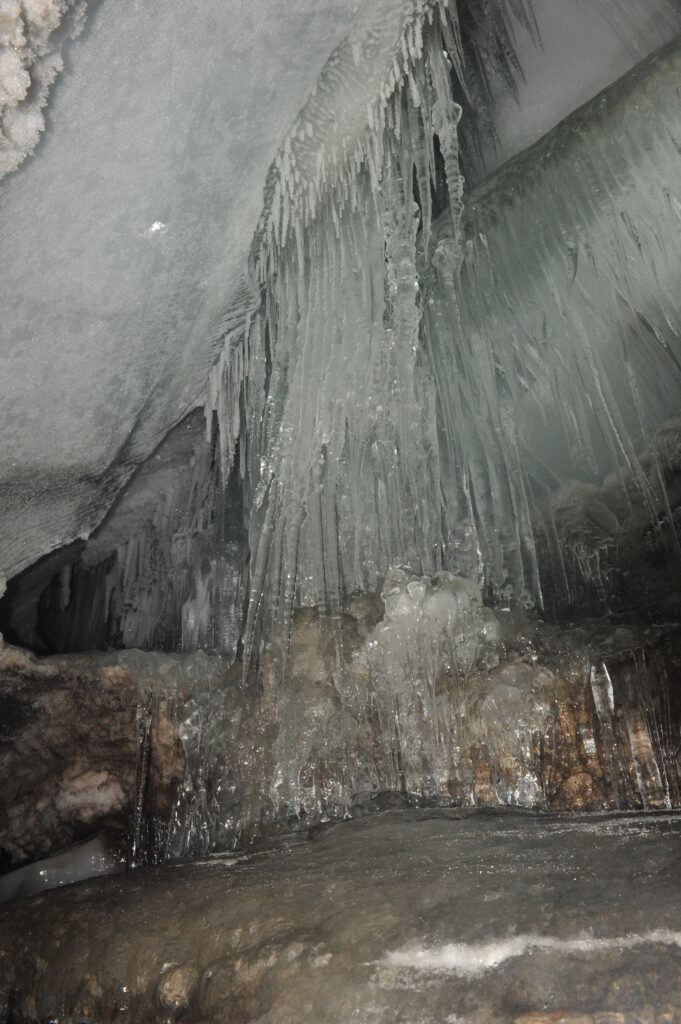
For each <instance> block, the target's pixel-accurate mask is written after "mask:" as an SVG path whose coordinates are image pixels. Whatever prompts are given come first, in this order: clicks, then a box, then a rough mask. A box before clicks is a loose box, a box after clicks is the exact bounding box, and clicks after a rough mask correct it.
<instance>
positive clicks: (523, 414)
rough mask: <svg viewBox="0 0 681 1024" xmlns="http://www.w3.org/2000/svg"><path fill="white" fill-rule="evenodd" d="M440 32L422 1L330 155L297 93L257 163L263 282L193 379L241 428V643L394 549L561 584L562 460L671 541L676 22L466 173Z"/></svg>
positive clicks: (462, 84) (504, 583)
mask: <svg viewBox="0 0 681 1024" xmlns="http://www.w3.org/2000/svg"><path fill="white" fill-rule="evenodd" d="M516 13H518V14H519V16H521V17H522V16H523V15H524V16H525V18H526V20H529V17H530V15H529V9H528V8H525V7H520V8H519V9H518V11H517V12H516ZM423 15H425V16H423ZM529 26H530V28H531V22H530V23H529ZM460 40H461V34H460V23H459V21H458V19H457V10H456V8H455V6H454V5H449V6H447V5H445V4H432V5H425V7H424V8H423V11H422V12H421V11H420V12H419V16H413V17H411V18H408V19H407V21H406V23H405V27H404V30H403V36H402V46H401V48H400V50H399V51H398V55H397V57H396V58H395V59H394V63H393V64H392V65H389V68H388V72H387V78H386V79H385V81H384V82H382V83H381V85H380V86H379V88H378V90H377V96H378V98H377V100H376V102H375V104H374V105H373V106H371V107H370V109H369V111H368V117H367V120H368V127H367V129H366V130H365V131H364V132H360V131H358V130H356V131H355V132H354V134H353V133H350V134H348V135H347V136H343V137H342V138H341V139H340V140H338V141H336V140H334V145H333V146H332V147H331V149H332V152H333V160H332V161H331V162H330V163H329V159H328V151H329V148H330V144H329V143H328V142H327V141H326V140H323V143H322V144H321V145H318V146H317V147H316V148H313V147H311V144H310V145H308V144H309V140H310V138H311V137H312V135H313V134H314V133H313V129H312V127H311V125H312V121H308V120H306V111H305V110H304V111H303V113H302V115H301V119H300V121H299V122H298V124H299V127H298V129H297V131H296V133H294V134H293V135H292V136H291V137H290V138H289V139H288V140H287V142H286V143H285V145H284V147H283V150H282V154H281V158H280V160H279V161H278V163H277V164H276V165H275V168H274V170H273V172H272V179H271V182H270V193H269V195H270V202H269V205H268V206H267V208H266V213H265V215H264V216H263V219H262V220H261V226H260V232H259V234H258V236H257V237H256V242H255V245H254V250H253V273H254V275H255V277H256V280H257V281H258V282H259V283H260V286H261V290H262V302H261V306H260V308H259V309H258V311H257V312H256V313H255V314H254V315H253V317H252V318H251V319H250V320H249V322H248V324H247V327H246V329H245V331H244V332H243V333H242V334H241V335H238V336H237V335H232V336H230V337H229V338H228V341H227V346H226V349H225V355H224V357H223V359H222V360H221V362H220V364H219V365H218V367H217V368H216V370H215V373H214V376H213V378H212V387H211V391H210V399H209V405H208V408H209V409H216V411H217V414H218V419H219V423H220V433H221V442H222V445H223V457H224V459H225V462H226V463H227V464H230V463H231V461H232V459H233V451H234V444H235V440H236V438H237V436H241V437H242V440H243V441H244V444H243V446H242V449H241V452H242V458H243V459H244V462H243V466H244V471H245V472H247V475H248V479H249V486H250V489H251V503H250V527H249V529H250V533H249V539H250V550H251V584H250V585H251V595H250V603H249V611H248V619H247V623H246V630H245V647H246V651H247V656H248V654H249V652H250V651H251V650H252V649H253V645H254V640H255V638H256V636H257V633H258V630H259V629H260V628H261V627H262V626H263V625H264V626H265V633H266V635H267V636H270V635H272V633H273V631H275V632H276V630H277V628H286V627H287V625H288V624H289V623H290V621H291V615H292V610H293V608H294V606H296V605H298V604H303V605H306V604H307V605H315V606H317V607H319V608H321V609H324V610H325V611H327V612H329V613H330V614H331V615H332V616H336V617H337V616H338V615H339V613H340V608H341V604H342V596H343V594H344V593H350V592H352V591H355V590H375V589H376V587H377V586H378V584H379V583H380V581H381V580H382V579H383V578H384V577H385V576H386V575H387V573H388V572H389V571H390V569H391V568H392V567H393V566H395V565H396V564H404V565H408V566H409V567H410V569H411V570H412V571H414V572H416V573H417V574H432V573H436V572H438V571H440V570H442V569H446V570H450V571H453V572H455V573H457V574H459V575H462V576H466V577H468V578H472V579H474V580H475V581H476V582H477V584H478V585H479V586H480V587H481V589H482V590H483V592H484V594H485V596H486V597H487V598H488V599H490V600H492V601H494V602H496V603H501V604H504V605H507V604H508V603H509V602H511V601H515V602H517V603H519V604H521V605H524V606H526V607H529V606H532V605H541V604H542V602H543V594H542V572H546V573H547V575H549V576H550V577H551V579H552V580H558V581H559V582H558V585H557V589H560V587H561V586H562V587H563V590H564V591H565V592H566V594H567V595H568V596H567V598H566V599H565V600H566V601H569V593H570V588H571V586H572V585H573V582H572V581H571V579H570V578H569V576H568V572H567V570H566V566H565V557H564V553H563V552H562V550H561V543H560V541H559V539H558V536H557V528H556V522H555V519H554V518H553V516H552V512H553V505H552V499H553V494H554V492H555V490H556V489H557V487H558V486H559V485H560V483H561V481H564V480H566V479H575V480H582V481H584V482H586V483H597V482H600V481H601V480H602V479H603V477H604V476H605V475H606V474H607V473H615V474H616V475H617V477H618V480H619V482H620V484H621V493H622V496H623V507H622V508H621V509H619V510H618V512H617V514H615V513H612V512H607V513H606V515H605V521H606V523H607V522H610V523H612V522H613V521H614V522H618V521H619V518H626V517H627V516H628V515H629V514H630V513H631V509H632V508H633V507H634V506H635V505H637V504H641V503H643V505H644V506H645V508H646V510H647V513H648V515H649V517H650V521H651V522H653V523H655V524H656V525H655V528H656V529H657V530H659V531H661V532H663V533H666V537H667V541H668V543H669V545H670V549H671V550H674V549H675V550H676V551H677V554H678V543H677V541H676V528H675V524H674V522H673V519H672V516H671V509H670V507H669V504H668V501H667V495H666V490H665V481H664V470H665V467H664V464H663V462H662V460H660V459H658V458H656V457H655V454H654V440H655V431H656V429H657V428H659V427H660V425H661V424H662V423H663V422H664V421H665V420H666V419H668V418H670V417H672V416H674V415H675V414H676V413H677V411H678V407H679V400H680V398H681V369H680V363H679V358H680V356H681V335H680V331H679V325H680V324H681V307H680V304H679V298H678V296H679V280H678V262H677V260H676V259H675V252H676V247H677V245H678V231H679V224H680V222H681V196H680V195H679V193H678V189H677V188H676V184H675V183H676V182H677V180H678V176H679V148H678V137H677V136H678V81H679V47H678V43H675V44H672V45H670V47H669V48H668V49H667V50H666V51H665V52H663V53H661V54H659V55H656V56H655V57H654V58H651V59H650V60H649V61H648V62H647V63H646V64H643V65H642V66H640V67H639V68H638V69H637V70H636V71H634V72H632V73H631V74H630V75H629V76H628V77H627V78H625V79H623V80H622V81H621V82H620V83H618V84H617V85H616V86H614V87H612V88H611V90H609V91H608V92H607V93H604V94H603V95H601V96H599V97H597V98H596V99H595V100H593V101H592V102H591V103H590V104H588V105H587V106H586V107H585V108H584V109H583V110H581V111H580V112H579V113H578V114H576V115H575V116H574V117H572V118H571V119H569V120H568V121H567V122H566V123H565V124H564V125H561V126H559V127H558V128H557V129H556V130H555V131H554V132H552V133H551V134H550V136H548V137H547V138H546V139H545V140H544V141H543V142H541V143H540V144H538V146H536V147H534V148H533V149H531V150H530V151H529V152H528V153H527V154H524V155H522V156H520V157H518V158H516V159H515V160H514V161H512V162H511V163H510V164H509V165H508V166H507V167H505V168H504V169H503V170H502V171H500V172H499V173H498V174H497V175H496V176H495V177H494V178H492V179H491V180H490V181H488V182H486V183H485V184H484V185H482V186H481V187H480V188H479V189H478V190H475V191H473V192H472V193H470V194H468V195H466V196H465V197H464V180H463V177H462V175H461V170H460V163H461V161H460V152H459V122H460V119H461V114H462V108H461V106H460V105H459V104H458V103H457V102H456V100H455V98H454V91H453V89H454V84H455V83H456V86H457V88H459V89H460V90H461V91H462V93H463V95H464V96H466V89H467V87H469V86H470V84H471V78H470V76H469V75H468V74H467V67H466V59H465V54H464V51H463V50H462V48H461V43H460ZM338 59H339V60H342V55H341V57H339V58H338ZM334 66H335V65H334V64H333V62H332V63H331V71H330V72H329V74H331V73H332V72H333V69H334ZM503 67H505V68H506V70H507V71H508V73H509V74H510V73H511V70H512V68H513V60H512V55H511V56H509V55H508V54H507V53H505V63H504V64H503ZM342 80H343V81H345V78H344V77H343V78H342ZM473 81H474V82H475V78H474V79H473ZM321 102H322V100H321V99H319V97H317V96H314V97H313V98H312V100H311V101H310V103H311V105H312V107H314V106H315V105H316V104H319V103H321ZM462 102H463V100H462ZM480 109H481V110H484V109H485V107H484V103H482V102H481V103H480ZM312 116H313V115H310V117H312ZM319 120H320V118H319V116H318V115H317V114H315V115H314V123H315V124H319ZM351 123H353V122H352V119H351ZM308 125H309V127H308ZM310 148H313V151H314V152H316V153H317V161H316V163H314V162H313V161H312V160H311V157H310V152H309V150H310ZM443 188H444V190H445V191H444V193H443ZM434 195H435V196H437V195H439V196H440V206H442V205H443V198H442V197H443V195H444V203H446V207H447V208H446V210H445V211H444V212H442V213H441V214H440V216H439V217H438V218H437V220H436V221H435V222H434V221H433V201H434V200H433V196H434ZM237 409H240V410H243V411H242V412H240V413H239V415H238V416H237ZM646 450H647V451H648V455H647V462H644V461H642V460H641V458H640V453H641V452H643V451H646ZM651 452H653V454H652V455H651ZM542 508H543V512H542ZM540 544H544V546H545V547H546V548H547V549H548V550H549V551H550V556H551V558H552V560H553V564H552V566H551V568H550V569H546V568H542V569H540V564H539V558H538V554H537V551H538V545H540ZM561 581H562V582H561ZM247 660H248V657H247Z"/></svg>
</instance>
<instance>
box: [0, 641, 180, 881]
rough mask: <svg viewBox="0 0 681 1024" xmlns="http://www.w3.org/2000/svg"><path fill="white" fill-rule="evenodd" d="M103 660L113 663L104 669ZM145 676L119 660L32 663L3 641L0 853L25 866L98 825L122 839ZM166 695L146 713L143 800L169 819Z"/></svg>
mask: <svg viewBox="0 0 681 1024" xmlns="http://www.w3.org/2000/svg"><path fill="white" fill-rule="evenodd" d="M107 661H108V662H109V664H107ZM149 696H150V691H149V690H148V689H147V687H146V685H145V677H144V672H143V671H140V666H139V665H138V666H137V668H136V669H135V668H134V667H133V662H132V659H130V658H128V665H127V667H126V666H124V665H117V664H116V663H115V656H109V657H107V656H106V655H97V654H94V655H90V656H89V657H87V658H78V657H74V658H66V659H63V660H62V659H59V658H56V659H51V658H46V659H37V658H34V657H33V656H31V655H29V654H27V653H26V652H24V651H21V650H19V649H17V648H13V647H9V646H6V645H2V643H1V641H0V775H1V776H2V780H3V784H2V790H1V792H0V850H2V851H3V852H4V857H5V860H8V861H10V862H12V863H17V864H18V863H22V862H24V861H27V860H36V859H37V858H39V857H41V856H45V855H46V854H50V853H52V852H54V851H56V850H59V849H60V848H61V847H63V846H66V845H68V844H70V843H72V842H73V841H74V840H77V839H79V838H81V837H82V836H86V835H88V834H89V833H91V832H93V831H95V830H96V829H98V828H101V827H102V826H107V827H109V828H114V829H120V830H128V829H129V828H130V824H131V815H132V813H133V811H134V804H135V795H136V789H137V782H138V780H137V776H138V769H139V746H140V742H139V739H140V737H139V716H140V709H141V708H142V707H143V706H144V705H145V704H146V703H147V702H148V701H149ZM172 699H173V693H172V688H170V687H169V688H168V691H167V692H166V694H164V695H162V696H158V695H157V696H156V699H154V700H153V701H152V703H151V705H150V710H151V734H152V737H153V743H152V747H151V758H150V763H149V772H148V779H147V780H146V791H145V801H146V806H147V808H148V809H149V811H150V812H153V813H155V814H158V815H161V816H164V817H166V818H167V817H168V815H169V814H170V809H171V800H172V792H173V787H174V786H176V784H177V781H178V780H180V779H181V778H182V775H183V772H184V758H183V754H182V746H181V744H180V742H179V738H178V736H177V729H176V726H175V724H174V722H173V718H172V712H171V703H172Z"/></svg>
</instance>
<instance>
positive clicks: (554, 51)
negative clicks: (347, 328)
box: [0, 0, 681, 581]
mask: <svg viewBox="0 0 681 1024" xmlns="http://www.w3.org/2000/svg"><path fill="white" fill-rule="evenodd" d="M462 2H463V0H462ZM39 6H41V7H42V9H43V10H44V11H46V12H48V13H49V10H50V8H52V9H53V10H54V11H57V13H59V12H60V11H61V10H62V8H63V6H64V5H63V4H56V3H55V4H53V5H50V4H42V5H39ZM418 6H419V5H418V4H417V3H416V2H415V0H380V2H376V3H372V4H366V3H362V2H360V0H295V2H292V0H291V2H287V3H286V4H285V5H282V4H281V3H275V2H273V0H257V2H253V0H249V2H248V3H246V2H241V0H234V2H232V3H230V4H224V3H217V2H212V0H211V2H208V0H206V2H205V3H203V4H201V5H191V7H188V6H187V5H186V4H183V3H180V2H179V0H169V2H167V3H165V4H164V5H162V6H160V7H154V8H153V9H151V8H149V7H148V6H147V5H143V4H141V3H138V2H134V0H101V2H99V3H97V4H93V5H91V6H90V7H89V8H88V10H87V12H86V17H85V28H84V30H83V31H82V32H81V34H80V35H79V36H78V37H77V38H75V39H74V40H72V41H69V40H68V39H60V38H57V37H54V38H55V39H56V42H54V41H53V43H49V45H48V42H47V41H41V40H40V39H38V34H37V33H36V32H34V35H33V37H31V38H32V39H34V42H32V43H31V46H32V47H33V49H32V50H31V49H30V47H28V44H26V45H25V46H24V50H23V51H22V48H21V46H19V45H18V42H17V40H18V39H19V37H18V36H17V35H16V29H15V30H13V31H14V36H13V37H12V38H11V39H10V37H9V34H7V38H5V37H3V41H4V43H5V47H6V48H5V52H4V55H3V57H2V58H0V69H1V70H2V74H3V75H5V78H4V79H3V83H2V85H3V88H4V92H0V104H1V105H2V111H3V112H4V114H5V135H6V138H8V139H10V142H11V141H12V138H13V139H14V142H13V146H14V156H12V158H11V161H13V162H14V163H17V162H18V160H19V158H18V157H17V156H16V149H17V146H19V148H20V149H21V147H22V146H23V149H26V150H28V149H30V148H32V147H33V146H35V149H34V151H33V152H32V154H31V155H30V156H28V157H27V158H26V159H25V160H24V161H23V163H21V166H20V167H19V169H18V170H16V171H15V172H14V173H11V174H10V175H9V176H8V177H6V179H5V181H4V183H3V186H2V193H1V195H0V239H1V240H2V250H1V251H2V268H1V272H0V310H1V314H2V315H1V322H0V332H1V337H0V417H2V427H1V433H0V437H2V442H3V443H2V446H1V447H0V581H1V580H2V577H3V576H4V577H6V578H10V577H11V576H12V575H14V574H15V573H16V572H18V571H20V570H21V569H22V568H23V567H25V566H26V565H28V564H30V563H31V562H33V561H34V560H36V559H37V558H38V557H40V556H41V555H43V554H45V553H46V552H48V551H50V550H53V549H54V548H56V547H58V546H59V545H61V544H64V543H67V542H69V541H70V540H72V539H74V538H75V537H77V536H82V535H86V534H87V533H88V532H89V531H91V530H92V529H93V528H94V526H95V525H96V524H97V522H98V521H99V520H100V519H101V517H102V515H103V514H104V512H105V511H106V509H107V507H108V506H109V504H110V503H111V501H112V499H113V497H114V496H115V494H116V493H117V491H118V489H119V488H120V486H121V485H122V484H123V483H124V482H125V480H126V479H127V478H128V477H129V475H130V473H131V472H132V470H133V469H134V467H135V466H136V465H137V464H139V462H140V461H142V460H143V459H144V458H145V457H146V456H148V454H149V453H150V452H151V451H152V450H153V448H154V447H155V446H156V445H157V444H158V442H159V441H160V440H161V439H162V437H163V436H164V435H165V434H166V432H167V431H168V429H169V428H170V427H171V426H172V425H173V424H175V423H177V422H178V421H179V420H180V419H181V418H182V417H183V416H184V415H185V414H186V413H187V411H188V410H189V409H191V408H192V407H193V406H195V405H196V404H197V403H201V402H202V400H203V395H204V393H205V387H206V381H207V377H208V373H209V370H210V367H211V366H212V364H213V363H214V361H215V359H216V357H217V355H218V352H219V349H220V345H221V336H222V334H223V333H224V326H225V322H226V320H228V319H229V316H230V315H231V316H238V311H239V309H243V308H244V306H245V305H247V304H248V302H249V301H250V298H251V297H250V296H249V293H248V290H247V289H246V288H245V285H244V274H245V270H246V265H247V260H248V255H249V251H250V249H251V243H252V240H253V236H254V232H255V230H256V226H257V223H258V218H259V215H260V213H261V210H262V206H263V189H264V186H265V182H266V178H267V172H268V168H269V167H270V165H271V164H272V161H273V160H274V158H275V156H276V154H277V151H278V148H279V146H280V145H281V143H282V141H283V139H284V137H285V136H286V133H287V131H288V130H289V128H290V127H291V126H292V125H293V123H294V121H295V118H296V115H297V113H298V112H299V111H300V110H301V108H302V107H303V105H304V104H305V102H306V100H307V99H308V97H309V96H310V94H311V92H312V90H313V88H314V86H315V83H316V81H317V80H318V77H319V75H320V73H321V72H322V69H323V68H324V65H325V62H326V61H327V59H328V58H329V56H330V54H331V53H332V51H333V50H334V49H335V47H337V46H338V45H339V44H341V42H342V41H343V40H344V39H345V38H346V37H347V36H348V35H350V36H351V37H352V39H353V41H354V43H355V46H356V47H357V53H358V56H359V59H360V61H361V59H362V58H363V57H366V58H367V59H369V57H370V59H371V61H374V62H375V63H376V68H375V75H372V73H371V70H372V69H371V68H369V69H366V68H365V69H364V73H363V74H362V76H359V75H358V76H357V79H358V81H359V87H360V88H364V89H365V90H367V95H362V96H361V97H360V98H357V97H355V99H356V107H357V109H361V111H362V112H364V111H365V110H366V106H367V104H368V103H369V102H371V101H372V100H373V99H374V97H373V95H371V94H370V90H371V88H375V87H376V82H377V81H378V80H379V79H380V76H381V74H382V71H383V64H385V63H386V62H389V59H390V54H391V53H392V50H393V49H394V47H395V46H396V44H397V40H398V39H399V37H400V33H401V28H402V25H403V23H404V20H405V18H406V17H407V16H409V15H410V14H412V13H413V11H414V9H415V8H417V7H418ZM511 6H512V5H511ZM35 8H36V5H34V4H31V3H24V4H23V5H22V6H21V8H19V5H18V4H16V3H12V2H11V0H10V2H7V0H3V2H2V4H0V12H2V17H3V18H4V20H0V30H1V29H2V28H3V26H6V25H9V24H10V22H11V17H12V16H17V17H18V15H17V9H18V10H19V14H21V15H22V17H23V19H24V22H25V24H26V26H27V29H26V33H25V34H26V36H27V38H28V37H29V36H30V33H29V32H28V29H29V28H30V27H31V24H33V22H31V17H30V15H31V12H32V11H33V12H34V13H35ZM640 8H641V5H639V4H638V3H633V2H632V3H629V4H628V3H626V2H624V0H599V2H598V3H597V4H596V3H592V2H591V0H570V2H566V0H536V3H535V10H536V15H537V20H538V25H539V30H540V33H541V38H542V42H543V48H538V47H537V46H536V45H535V44H534V42H533V41H532V40H531V39H530V38H529V36H528V35H527V34H524V33H523V32H522V31H521V30H520V29H519V31H518V38H517V47H518V52H519V56H520V60H521V64H522V66H523V69H524V72H525V78H526V82H525V84H522V85H521V86H520V92H519V102H516V101H515V100H514V99H513V98H511V97H506V96H504V95H502V94H501V93H500V94H499V102H498V105H497V130H498V133H499V136H500V143H501V145H500V152H499V154H498V155H497V157H496V159H497V160H498V159H502V158H503V157H505V156H509V155H511V154H512V153H514V152H517V151H518V150H520V149H522V148H524V147H525V146H527V145H528V144H529V143H531V142H532V141H534V140H535V139H536V138H538V137H539V136H540V135H541V134H543V133H544V132H545V131H546V130H548V129H549V128H550V127H551V126H552V125H553V124H555V123H556V121H557V120H559V119H560V118H561V117H562V116H564V115H565V114H566V113H568V112H569V111H570V110H572V109H574V108H575V107H576V106H578V105H579V104H580V103H582V102H584V101H585V100H587V99H588V98H589V97H590V96H592V95H594V94H595V93H596V92H597V91H598V90H599V89H600V88H602V87H604V86H605V85H607V84H609V83H610V82H611V81H613V80H614V79H616V78H617V77H618V76H619V75H620V74H622V73H624V72H625V71H626V70H628V69H629V68H630V67H631V66H632V65H633V63H634V62H635V61H636V60H637V59H639V58H640V57H641V56H643V55H644V54H645V53H647V52H649V51H651V50H652V49H654V48H655V47H656V46H658V45H660V44H661V43H663V42H664V41H666V40H667V39H669V38H671V37H672V36H673V35H674V34H675V33H677V32H678V31H680V30H681V9H680V8H679V5H678V4H676V3H675V2H674V0H650V2H648V3H646V4H645V9H644V10H641V9H640ZM609 13H610V14H611V15H612V16H611V17H608V14H609ZM53 21H54V30H55V32H56V33H57V36H58V34H59V31H60V30H59V28H58V27H57V26H58V22H59V18H58V17H57V16H56V15H55V17H54V19H53ZM73 21H74V16H73V14H72V15H71V22H73ZM34 22H35V18H34ZM77 23H78V24H80V22H77ZM14 24H15V25H16V20H15V23H14ZM67 27H68V28H69V30H70V29H71V28H72V27H73V26H72V25H71V24H70V23H69V25H68V26H67ZM63 34H64V31H63V30H62V35H63ZM48 36H49V33H48ZM46 39H47V37H46ZM35 40H37V42H36V41H35ZM19 42H20V39H19ZM50 47H52V50H50ZM59 47H61V50H62V53H63V57H64V64H65V67H64V70H63V72H62V73H61V74H60V76H59V77H58V79H57V80H56V82H55V84H54V85H52V88H51V91H49V96H48V88H47V84H49V83H48V81H47V80H48V79H49V78H50V77H51V72H50V74H48V73H47V72H45V71H43V72H41V74H42V78H41V77H40V75H37V77H36V78H35V80H34V84H33V85H32V86H30V88H28V92H27V93H26V96H25V98H24V97H22V94H21V93H22V88H24V86H25V85H26V82H25V79H22V77H21V73H19V72H18V71H17V63H16V60H15V59H11V60H10V59H9V58H8V57H7V54H10V53H11V52H19V51H21V52H23V57H22V60H24V64H25V66H26V68H27V69H30V67H33V66H36V67H38V66H39V64H38V63H37V62H38V61H39V59H46V55H48V56H49V62H48V63H49V68H50V69H54V70H56V69H57V68H58V62H59V59H58V56H55V54H58V48H59ZM41 48H42V49H41ZM29 50H30V52H29ZM41 53H42V54H43V57H42V58H41V57H40V55H41ZM36 55H37V56H36ZM50 55H51V56H50ZM22 66H23V65H22ZM48 70H49V69H48ZM26 74H30V71H29V70H27V71H26ZM17 75H19V78H17ZM327 80H328V75H327ZM22 81H23V83H24V84H23V85H22ZM17 82H18V84H17ZM46 83H47V84H46ZM46 98H47V100H48V104H47V107H46V113H45V125H46V127H45V131H44V132H43V134H42V135H41V136H40V138H39V127H40V124H39V115H38V114H37V110H38V107H39V106H40V103H42V102H43V100H44V99H46ZM327 98H328V96H327ZM22 103H28V104H32V107H31V111H32V119H31V121H30V123H28V122H27V123H26V125H25V128H26V131H24V132H23V133H20V132H18V131H15V134H14V136H12V137H11V133H8V130H7V125H8V124H9V125H10V127H11V125H12V124H14V125H16V123H17V121H16V119H17V117H18V113H17V111H20V109H21V104H22ZM334 114H335V115H336V116H337V118H338V120H339V122H342V119H343V118H344V117H346V118H347V117H348V116H349V115H348V113H347V111H344V110H343V109H339V110H337V111H335V112H334V111H333V108H332V107H331V108H330V109H329V110H327V116H333V115H334ZM12 119H14V120H12ZM6 149H7V146H6ZM22 152H23V151H22ZM19 155H20V156H21V155H22V153H20V154H19ZM11 166H12V163H11V162H10V167H11Z"/></svg>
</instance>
